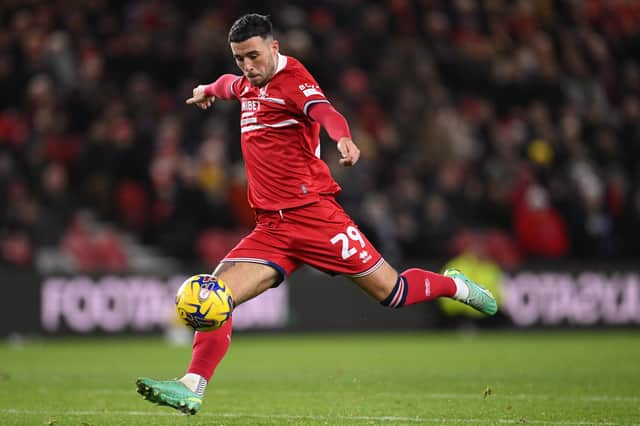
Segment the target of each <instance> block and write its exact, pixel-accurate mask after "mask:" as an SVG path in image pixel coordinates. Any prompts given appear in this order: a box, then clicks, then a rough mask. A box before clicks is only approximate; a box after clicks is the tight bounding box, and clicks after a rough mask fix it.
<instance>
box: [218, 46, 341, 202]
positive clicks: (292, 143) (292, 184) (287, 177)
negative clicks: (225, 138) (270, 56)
mask: <svg viewBox="0 0 640 426" xmlns="http://www.w3.org/2000/svg"><path fill="white" fill-rule="evenodd" d="M231 92H232V94H233V96H235V97H236V98H237V99H238V100H239V101H240V104H241V110H242V112H241V115H240V134H241V143H242V154H243V156H244V162H245V169H246V172H247V179H248V182H249V191H248V192H249V204H250V205H251V207H252V208H254V209H263V210H280V209H287V208H291V207H298V206H302V205H305V204H309V203H311V202H314V201H317V200H318V199H319V197H320V195H321V194H337V193H339V192H340V186H339V185H338V184H337V183H336V181H335V180H334V179H333V178H332V177H331V174H330V172H329V167H328V166H327V164H326V163H325V162H324V161H322V160H321V159H320V139H319V135H320V124H318V123H317V122H315V121H314V120H312V119H311V118H310V117H309V116H308V115H307V113H308V110H309V107H310V106H311V105H313V104H314V103H318V102H326V103H328V102H329V101H328V100H327V98H326V97H325V96H324V94H323V92H322V90H321V89H320V87H319V85H318V83H317V82H316V81H315V79H314V78H313V77H312V76H311V74H310V73H309V71H307V69H306V68H305V67H304V65H302V64H301V63H300V62H299V61H298V60H297V59H295V58H292V57H290V56H284V55H278V65H277V69H276V73H275V74H274V76H273V77H272V78H271V80H270V81H269V83H267V85H265V86H264V87H255V86H252V85H251V83H250V82H249V80H248V79H247V78H246V77H244V76H242V77H238V78H237V79H236V80H234V81H233V83H232V85H231Z"/></svg>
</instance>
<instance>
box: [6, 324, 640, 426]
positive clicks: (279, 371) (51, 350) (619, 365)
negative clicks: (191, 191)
mask: <svg viewBox="0 0 640 426" xmlns="http://www.w3.org/2000/svg"><path fill="white" fill-rule="evenodd" d="M189 355H190V348H189V347H175V346H171V345H168V344H166V343H164V342H163V341H162V340H161V339H158V338H142V339H141V338H126V339H125V338H119V339H103V340H100V339H68V340H50V341H47V340H43V341H33V342H25V343H23V344H10V345H9V344H1V345H0V424H1V425H416V424H445V425H458V424H459V425H475V424H481V425H482V424H487V425H494V424H535V425H538V424H549V425H590V424H594V425H630V424H640V333H639V332H638V331H637V330H627V331H598V332H592V331H573V332H569V331H554V332H526V333H524V332H523V333H516V332H491V333H487V332H478V333H472V334H464V333H451V332H446V333H445V332H442V333H440V332H432V333H417V334H406V333H396V334H387V333H384V334H382V333H379V334H375V333H369V334H343V335H341V334H332V335H319V334H316V335H248V334H236V336H234V343H233V345H232V346H231V349H230V351H229V354H228V356H227V358H226V359H225V360H224V361H223V363H222V364H221V366H220V367H219V369H218V372H217V374H216V375H215V377H214V379H213V381H212V382H211V383H210V385H209V388H208V391H207V394H206V396H205V401H204V405H203V408H202V411H201V412H200V413H199V414H197V415H196V416H186V415H182V414H178V413H175V412H174V411H172V410H171V409H168V408H166V407H158V406H155V405H152V404H150V403H148V402H146V401H144V400H143V399H142V397H140V396H139V395H138V394H137V393H136V392H135V385H134V381H135V379H136V377H137V376H139V375H148V376H152V377H159V378H172V377H175V376H177V375H181V374H182V372H183V370H184V368H185V367H186V364H187V362H188V359H189Z"/></svg>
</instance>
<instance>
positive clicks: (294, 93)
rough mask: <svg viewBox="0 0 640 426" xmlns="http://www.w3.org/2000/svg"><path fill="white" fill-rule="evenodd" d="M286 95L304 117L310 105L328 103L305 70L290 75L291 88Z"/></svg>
mask: <svg viewBox="0 0 640 426" xmlns="http://www.w3.org/2000/svg"><path fill="white" fill-rule="evenodd" d="M287 95H288V97H289V100H290V101H291V102H293V104H294V105H295V107H296V108H297V109H298V110H300V111H302V112H303V113H304V114H305V115H307V114H308V112H309V107H310V106H311V105H313V104H315V103H320V102H323V103H329V101H328V100H327V98H326V97H325V96H324V92H323V91H322V89H321V88H320V85H318V83H317V82H316V80H315V79H314V78H313V77H312V76H311V74H309V72H306V70H304V71H300V72H296V73H295V74H293V75H292V78H291V87H290V88H289V90H288V91H287Z"/></svg>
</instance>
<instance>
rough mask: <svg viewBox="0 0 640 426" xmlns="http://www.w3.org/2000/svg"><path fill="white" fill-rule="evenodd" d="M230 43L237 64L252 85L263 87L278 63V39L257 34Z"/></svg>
mask: <svg viewBox="0 0 640 426" xmlns="http://www.w3.org/2000/svg"><path fill="white" fill-rule="evenodd" d="M230 45H231V52H232V53H233V57H234V58H235V60H236V64H237V65H238V67H239V68H240V69H241V70H242V73H243V74H244V75H245V76H246V77H247V78H248V79H249V81H250V82H251V84H252V85H254V86H257V87H262V86H264V85H265V84H267V83H268V82H269V80H271V77H273V74H275V72H276V66H277V63H278V61H277V60H278V42H277V41H276V40H274V39H273V38H272V37H267V38H266V39H265V38H262V37H260V36H255V37H251V38H249V39H247V40H244V41H241V42H238V43H233V42H232V43H230Z"/></svg>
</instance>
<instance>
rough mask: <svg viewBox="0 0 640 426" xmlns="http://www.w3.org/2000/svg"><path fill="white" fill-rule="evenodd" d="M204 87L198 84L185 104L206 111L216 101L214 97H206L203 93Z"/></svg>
mask: <svg viewBox="0 0 640 426" xmlns="http://www.w3.org/2000/svg"><path fill="white" fill-rule="evenodd" d="M205 87H207V86H205V85H203V84H200V85H199V86H197V87H196V88H195V89H193V96H192V97H190V98H189V99H187V100H186V103H187V104H189V105H194V104H195V105H196V106H197V107H198V108H201V109H207V108H209V107H210V106H211V105H213V102H214V101H215V100H216V97H215V96H207V95H206V94H205V93H204V89H205Z"/></svg>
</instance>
